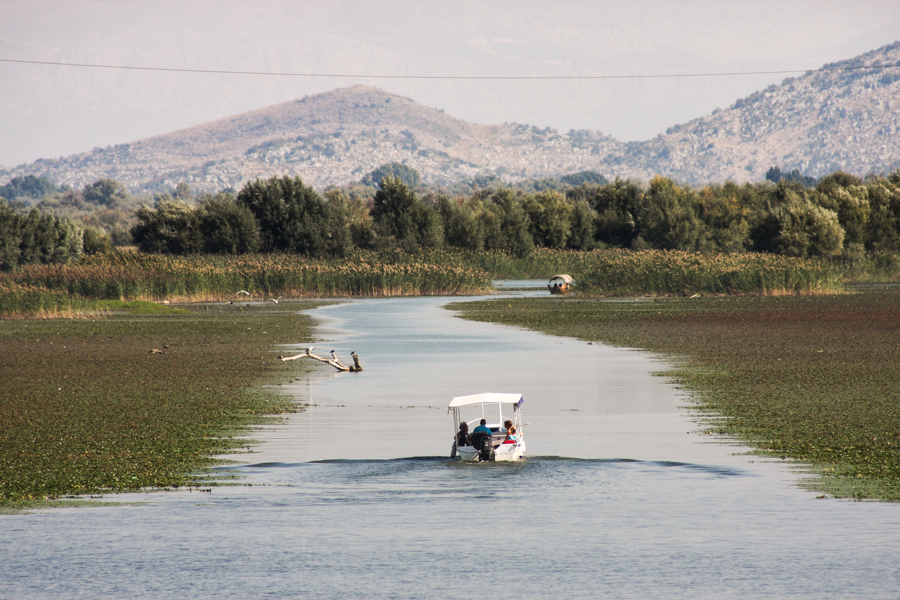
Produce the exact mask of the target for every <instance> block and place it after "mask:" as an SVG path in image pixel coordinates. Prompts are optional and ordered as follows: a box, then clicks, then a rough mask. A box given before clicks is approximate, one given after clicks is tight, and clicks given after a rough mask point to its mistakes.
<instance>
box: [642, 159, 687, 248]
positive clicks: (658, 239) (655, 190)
mask: <svg viewBox="0 0 900 600" xmlns="http://www.w3.org/2000/svg"><path fill="white" fill-rule="evenodd" d="M698 206H699V202H698V201H697V198H696V196H695V194H694V192H693V191H692V190H690V189H689V188H686V187H680V186H677V185H675V183H674V182H673V181H672V180H671V179H668V178H666V177H654V178H653V179H652V180H650V188H649V189H648V190H647V193H646V194H645V195H644V201H643V203H642V205H641V209H640V210H639V212H638V214H637V224H638V230H639V235H640V236H641V237H642V238H643V239H644V240H645V241H646V242H647V243H648V244H649V245H650V246H651V247H653V248H657V249H660V250H696V249H697V246H698V242H699V241H700V240H701V239H702V236H703V234H704V224H703V221H702V220H701V219H700V217H699V214H698Z"/></svg>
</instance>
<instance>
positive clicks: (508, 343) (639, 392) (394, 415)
mask: <svg viewBox="0 0 900 600" xmlns="http://www.w3.org/2000/svg"><path fill="white" fill-rule="evenodd" d="M525 283H526V282H513V283H512V284H511V286H510V287H514V288H519V289H521V288H524V287H525V285H524V284H525ZM542 285H544V287H543V288H534V286H533V285H532V288H533V289H534V290H535V291H533V292H521V291H519V292H516V293H517V294H518V295H522V294H529V293H530V294H532V295H541V296H545V295H547V292H546V287H545V284H542ZM449 301H451V299H447V298H396V299H387V300H361V301H356V302H351V303H345V304H340V305H333V306H328V307H323V308H320V309H317V310H316V311H313V313H312V314H313V315H314V316H316V317H317V318H318V319H319V320H320V322H321V323H322V327H321V329H320V335H322V336H323V338H324V339H323V340H322V341H320V342H317V346H318V347H320V348H323V349H325V348H328V349H335V351H336V352H337V354H338V355H339V356H348V355H349V354H350V352H351V351H356V352H357V353H358V354H359V355H360V356H361V357H362V359H363V366H364V368H365V371H364V372H363V373H358V374H353V373H340V374H337V373H333V372H331V371H330V370H329V369H330V368H329V367H322V370H321V372H320V373H321V374H320V376H319V377H315V378H313V379H312V380H311V381H308V382H303V383H301V384H298V385H296V386H293V387H291V386H287V387H286V388H285V390H286V391H287V392H288V393H292V394H294V395H295V396H296V397H297V398H298V399H299V400H302V401H306V402H310V403H313V404H314V406H312V407H310V409H309V410H308V411H306V412H305V413H302V414H300V415H297V416H295V417H292V418H291V420H290V423H289V424H288V425H287V426H284V427H278V428H277V429H274V430H271V431H269V432H268V433H267V434H265V435H263V436H262V439H265V440H266V442H267V443H266V444H264V445H263V446H261V447H260V448H259V449H258V451H259V453H260V455H259V457H258V458H259V459H260V460H264V461H287V462H293V461H309V460H320V459H333V458H348V459H355V458H399V457H413V456H447V455H449V451H450V450H449V449H450V444H451V438H452V435H453V433H454V432H455V430H456V427H455V425H454V424H453V423H450V421H449V417H448V416H447V415H446V406H447V404H448V403H449V401H450V399H451V398H453V397H454V396H461V395H466V394H475V393H480V392H485V391H492V392H515V393H522V394H524V396H525V407H524V410H525V413H524V415H525V421H526V422H527V423H530V425H529V426H528V427H527V428H526V431H527V436H528V445H529V452H530V453H531V454H537V455H545V456H567V457H577V458H634V459H646V460H680V461H691V462H698V461H702V460H704V459H705V458H706V457H707V454H708V453H707V452H706V448H707V446H706V445H705V444H702V443H698V442H697V440H696V431H697V427H696V424H695V423H693V422H692V421H691V418H690V416H689V413H688V411H686V410H684V408H683V405H684V404H685V403H687V402H688V400H687V398H685V397H683V396H682V395H681V393H680V392H679V391H678V390H677V389H676V388H675V387H673V386H672V385H669V384H668V383H667V382H666V381H665V380H664V379H661V378H659V377H656V376H654V375H652V373H653V372H655V371H659V370H661V369H665V368H666V365H665V364H663V363H660V362H657V361H654V360H653V359H652V358H650V357H648V356H646V355H644V354H641V353H638V352H634V351H630V350H623V349H614V348H609V347H606V346H602V345H600V344H587V343H585V342H579V341H574V340H568V339H564V338H556V337H550V336H544V335H540V334H535V333H533V332H530V331H524V330H518V329H516V328H512V327H505V326H500V325H492V324H485V323H473V322H469V321H464V320H461V319H459V318H457V317H455V316H454V314H453V313H452V312H450V311H448V310H446V309H444V308H442V307H443V305H444V304H446V303H448V302H449ZM294 350H295V348H286V349H285V350H284V351H285V352H293V351H294ZM689 432H690V433H689ZM691 436H693V437H691ZM722 454H723V453H722V452H721V449H716V450H715V451H714V452H713V453H712V454H711V455H714V456H716V457H719V456H721V455H722Z"/></svg>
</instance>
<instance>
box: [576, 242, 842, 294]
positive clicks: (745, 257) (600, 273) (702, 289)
mask: <svg viewBox="0 0 900 600" xmlns="http://www.w3.org/2000/svg"><path fill="white" fill-rule="evenodd" d="M592 255H593V256H592V257H591V258H592V261H591V263H590V264H589V265H588V266H587V267H586V268H584V270H583V271H581V272H577V271H576V273H575V274H576V275H577V277H576V281H577V285H578V288H577V289H578V291H579V292H580V293H584V294H590V295H617V296H622V295H686V296H691V295H694V294H716V295H745V294H751V295H764V296H777V295H793V294H803V295H815V294H831V293H837V292H840V291H842V290H843V289H844V285H843V281H842V275H841V273H840V271H838V270H837V269H836V268H835V267H834V266H832V265H830V264H828V263H825V262H822V261H816V260H806V259H800V258H790V257H786V256H779V255H775V254H750V253H746V254H701V253H696V252H678V251H666V252H663V251H659V250H647V251H641V252H629V251H625V250H607V251H603V252H596V253H592Z"/></svg>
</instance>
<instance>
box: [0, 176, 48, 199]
mask: <svg viewBox="0 0 900 600" xmlns="http://www.w3.org/2000/svg"><path fill="white" fill-rule="evenodd" d="M59 191H61V190H60V188H59V187H58V186H57V185H56V184H54V183H53V182H52V181H50V180H49V179H47V178H46V177H43V176H40V177H35V176H34V175H26V176H25V177H13V178H12V179H11V180H10V181H9V183H7V184H6V185H0V198H7V199H8V200H16V199H17V198H33V199H35V200H40V199H41V198H43V197H44V196H46V195H48V194H52V193H54V192H59Z"/></svg>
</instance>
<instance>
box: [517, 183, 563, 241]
mask: <svg viewBox="0 0 900 600" xmlns="http://www.w3.org/2000/svg"><path fill="white" fill-rule="evenodd" d="M523 207H524V209H525V214H527V215H528V220H529V223H530V227H529V231H530V233H531V236H532V238H534V243H535V245H537V246H540V247H542V248H565V247H566V242H567V241H568V239H569V234H570V232H571V227H572V222H571V218H572V209H573V207H572V204H571V203H570V202H569V201H568V200H566V197H565V196H563V195H562V194H560V193H559V192H550V191H546V192H538V193H537V194H529V195H528V196H526V197H525V202H524V203H523Z"/></svg>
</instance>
